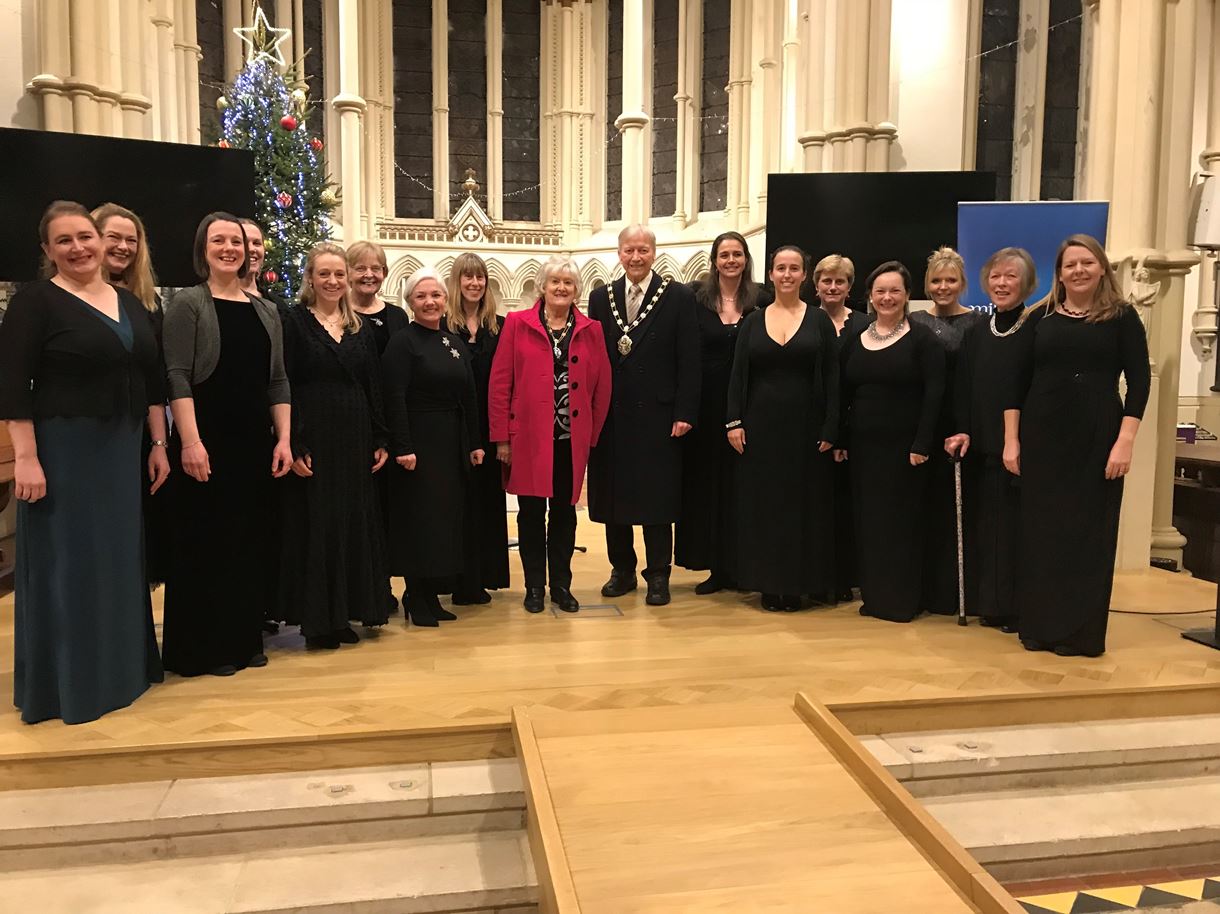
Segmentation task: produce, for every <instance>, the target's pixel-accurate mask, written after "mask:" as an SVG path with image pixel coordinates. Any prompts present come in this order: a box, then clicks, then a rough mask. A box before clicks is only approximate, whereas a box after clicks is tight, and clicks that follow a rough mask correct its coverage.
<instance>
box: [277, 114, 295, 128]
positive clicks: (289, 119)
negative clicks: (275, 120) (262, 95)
mask: <svg viewBox="0 0 1220 914" xmlns="http://www.w3.org/2000/svg"><path fill="white" fill-rule="evenodd" d="M280 126H281V127H283V128H284V129H285V130H296V129H297V119H296V118H295V117H293V116H292V115H291V114H285V115H284V116H283V117H282V118H280Z"/></svg>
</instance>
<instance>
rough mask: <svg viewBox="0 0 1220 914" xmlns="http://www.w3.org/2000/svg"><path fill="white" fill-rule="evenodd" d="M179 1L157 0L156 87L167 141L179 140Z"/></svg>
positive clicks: (161, 132) (159, 118)
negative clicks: (176, 16) (176, 45)
mask: <svg viewBox="0 0 1220 914" xmlns="http://www.w3.org/2000/svg"><path fill="white" fill-rule="evenodd" d="M174 6H175V0H156V5H155V6H154V8H153V20H152V22H153V28H154V29H155V30H156V44H157V47H156V55H157V80H156V84H155V85H154V87H153V103H154V105H155V106H156V112H157V124H158V135H157V139H159V140H163V141H165V142H177V141H178V105H177V103H176V99H177V95H178V76H177V73H178V67H177V59H176V54H175V52H174Z"/></svg>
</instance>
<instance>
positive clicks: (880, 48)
mask: <svg viewBox="0 0 1220 914" xmlns="http://www.w3.org/2000/svg"><path fill="white" fill-rule="evenodd" d="M871 4H872V6H871V9H870V15H869V20H870V26H871V28H870V30H869V41H868V54H869V61H868V108H867V110H866V112H865V123H866V124H867V125H868V127H869V128H870V135H869V138H868V151H867V160H866V167H867V168H868V170H869V171H889V170H890V146H891V145H892V144H893V142H894V137H895V136H897V134H898V128H897V127H895V126H894V125H893V124H892V123H890V21H891V19H892V18H893V8H892V4H891V0H871Z"/></svg>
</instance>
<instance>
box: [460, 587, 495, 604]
mask: <svg viewBox="0 0 1220 914" xmlns="http://www.w3.org/2000/svg"><path fill="white" fill-rule="evenodd" d="M490 602H491V594H489V593H488V592H487V591H486V590H481V589H480V590H470V591H465V590H463V591H459V592H458V593H455V594H454V595H453V605H454V606H479V605H482V604H483V603H490Z"/></svg>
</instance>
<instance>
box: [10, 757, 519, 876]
mask: <svg viewBox="0 0 1220 914" xmlns="http://www.w3.org/2000/svg"><path fill="white" fill-rule="evenodd" d="M524 806H525V800H524V794H523V793H522V786H521V773H520V769H519V767H518V764H517V761H516V759H493V760H488V761H474V762H447V763H439V762H438V763H434V764H432V765H427V764H425V765H411V766H387V767H376V768H349V769H338V770H333V771H313V772H296V773H289V774H270V775H258V776H253V777H223V778H198V779H184V780H176V781H153V782H146V783H136V784H120V785H107V786H97V787H73V788H60V789H53V790H19V791H7V792H0V871H11V870H17V869H27V868H34V867H37V868H46V867H50V866H87V865H96V864H106V863H112V862H113V863H117V862H128V863H131V862H138V861H141V860H152V859H160V858H168V857H180V856H200V855H214V854H232V853H235V852H242V853H245V852H254V851H258V850H269V849H281V848H301V847H309V846H312V845H325V844H340V843H343V842H348V841H351V842H370V841H386V840H397V839H404V838H410V837H423V836H438V835H454V834H459V833H463V832H484V831H497V830H505V829H519V828H521V827H522V826H523V824H524Z"/></svg>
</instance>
